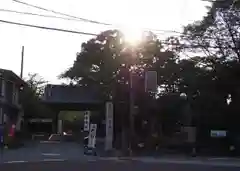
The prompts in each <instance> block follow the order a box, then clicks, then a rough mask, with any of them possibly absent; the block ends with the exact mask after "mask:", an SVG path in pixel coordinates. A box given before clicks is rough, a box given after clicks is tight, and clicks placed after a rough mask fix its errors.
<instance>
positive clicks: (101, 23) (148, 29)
mask: <svg viewBox="0 0 240 171" xmlns="http://www.w3.org/2000/svg"><path fill="white" fill-rule="evenodd" d="M13 1H14V2H16V3H20V4H23V5H26V6H29V7H33V8H37V9H40V10H44V11H47V12H52V13H54V14H58V15H62V16H66V17H70V18H74V19H76V21H79V20H80V21H84V22H90V23H94V24H100V25H105V26H113V27H116V28H121V27H123V26H121V24H111V23H104V22H100V21H96V20H90V19H86V18H82V17H77V16H73V15H69V14H66V13H62V12H58V11H54V10H51V9H47V8H44V7H40V6H37V5H33V4H29V3H26V2H23V1H19V0H13ZM140 29H141V30H145V31H152V32H164V33H176V34H183V33H181V32H178V31H173V30H160V29H150V28H140Z"/></svg>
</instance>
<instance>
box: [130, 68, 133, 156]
mask: <svg viewBox="0 0 240 171" xmlns="http://www.w3.org/2000/svg"><path fill="white" fill-rule="evenodd" d="M129 98H130V99H129V100H130V101H129V102H130V108H129V121H130V142H129V150H130V156H131V155H132V143H133V139H134V113H133V112H134V92H133V74H132V72H131V71H130V97H129Z"/></svg>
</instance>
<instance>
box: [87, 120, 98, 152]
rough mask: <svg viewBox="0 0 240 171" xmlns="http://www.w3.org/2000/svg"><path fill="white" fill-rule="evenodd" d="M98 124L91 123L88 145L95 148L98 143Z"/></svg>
mask: <svg viewBox="0 0 240 171" xmlns="http://www.w3.org/2000/svg"><path fill="white" fill-rule="evenodd" d="M96 133H97V124H91V125H90V131H89V136H88V147H89V148H95V144H96Z"/></svg>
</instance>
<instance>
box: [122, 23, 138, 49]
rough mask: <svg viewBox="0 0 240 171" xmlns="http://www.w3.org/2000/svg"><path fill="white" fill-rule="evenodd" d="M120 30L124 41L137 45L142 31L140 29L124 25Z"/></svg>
mask: <svg viewBox="0 0 240 171" xmlns="http://www.w3.org/2000/svg"><path fill="white" fill-rule="evenodd" d="M121 30H122V32H123V34H124V38H125V41H126V42H127V43H129V44H130V45H137V44H138V43H139V42H140V41H141V39H142V34H143V33H142V31H141V30H140V29H137V28H129V27H125V28H122V29H121Z"/></svg>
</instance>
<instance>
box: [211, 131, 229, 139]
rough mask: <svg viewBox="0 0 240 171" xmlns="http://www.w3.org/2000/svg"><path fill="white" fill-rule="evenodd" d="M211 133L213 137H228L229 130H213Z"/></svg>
mask: <svg viewBox="0 0 240 171" xmlns="http://www.w3.org/2000/svg"><path fill="white" fill-rule="evenodd" d="M210 135H211V137H215V138H220V137H226V136H227V131H224V130H211V132H210Z"/></svg>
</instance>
